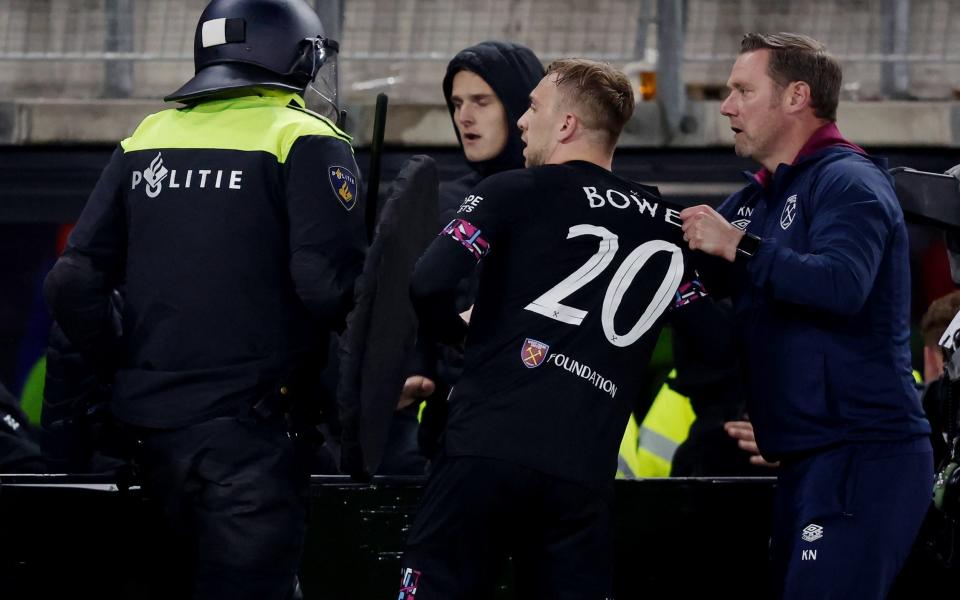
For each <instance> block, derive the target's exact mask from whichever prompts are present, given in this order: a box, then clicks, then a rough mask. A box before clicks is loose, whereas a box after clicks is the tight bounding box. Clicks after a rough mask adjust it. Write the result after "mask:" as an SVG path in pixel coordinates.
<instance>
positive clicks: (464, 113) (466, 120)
mask: <svg viewBox="0 0 960 600" xmlns="http://www.w3.org/2000/svg"><path fill="white" fill-rule="evenodd" d="M459 121H460V123H462V124H463V125H470V124H472V123H473V109H471V108H470V107H469V106H467V105H466V104H464V105H462V106H461V107H460V119H459Z"/></svg>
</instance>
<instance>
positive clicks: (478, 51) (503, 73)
mask: <svg viewBox="0 0 960 600" xmlns="http://www.w3.org/2000/svg"><path fill="white" fill-rule="evenodd" d="M464 70H465V71H472V72H473V73H476V74H477V75H479V76H480V77H481V78H482V79H483V80H484V81H486V82H487V84H488V85H489V86H490V87H491V88H492V89H493V91H494V93H495V94H496V95H497V97H498V98H500V102H501V103H503V107H504V109H505V111H506V113H507V132H508V133H507V144H506V146H504V148H503V151H502V152H500V154H498V155H497V156H495V157H493V158H491V159H489V160H485V161H481V162H470V166H471V167H473V168H474V169H476V170H477V171H478V172H479V173H480V174H481V175H484V176H486V175H490V174H492V173H498V172H500V171H506V170H508V169H520V168H523V166H524V161H523V142H521V141H520V129H519V128H518V127H517V121H518V120H519V119H520V117H521V116H522V115H523V113H524V112H526V110H527V106H528V105H529V103H530V100H529V96H530V92H532V91H533V88H535V87H537V84H538V83H540V80H541V79H543V76H544V74H545V71H544V68H543V65H542V64H540V59H538V58H537V55H536V54H534V53H533V51H532V50H530V49H529V48H527V47H526V46H523V45H521V44H515V43H513V42H497V41H489V42H481V43H479V44H477V45H476V46H470V47H469V48H466V49H464V50H461V51H460V52H459V53H458V54H457V55H456V56H454V57H453V60H451V61H450V64H448V65H447V74H446V75H445V76H444V78H443V97H444V98H445V99H446V101H447V108H448V109H449V110H450V119H451V120H453V103H452V102H451V101H450V94H451V93H452V90H453V77H454V75H456V74H457V73H458V72H460V71H464ZM453 129H454V131H455V132H456V134H457V141H459V142H460V147H461V148H463V140H461V139H460V130H459V129H457V124H456V122H454V124H453Z"/></svg>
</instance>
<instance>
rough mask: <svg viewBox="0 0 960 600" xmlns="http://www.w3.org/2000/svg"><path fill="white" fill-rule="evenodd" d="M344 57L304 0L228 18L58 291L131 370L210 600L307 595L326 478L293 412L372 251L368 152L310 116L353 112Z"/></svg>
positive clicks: (147, 437)
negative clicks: (299, 577)
mask: <svg viewBox="0 0 960 600" xmlns="http://www.w3.org/2000/svg"><path fill="white" fill-rule="evenodd" d="M337 49H338V47H337V44H336V42H333V41H332V40H328V39H326V38H325V37H324V29H323V26H322V24H321V22H320V19H319V18H318V17H317V15H316V13H315V12H314V11H313V10H312V9H311V8H310V6H309V5H308V4H307V3H306V2H305V1H304V0H284V1H281V0H213V1H212V2H210V4H208V5H207V7H206V8H205V9H204V11H203V13H202V14H201V16H200V22H199V23H198V25H197V29H196V37H195V41H194V60H195V66H196V75H195V76H194V77H193V78H192V79H191V80H190V81H188V82H187V83H186V84H185V85H184V86H183V87H181V88H180V89H178V90H177V91H175V92H174V93H173V94H171V95H169V96H168V97H167V98H166V99H165V100H167V101H170V102H180V103H182V104H183V106H180V107H177V108H171V109H168V110H164V111H162V112H159V113H156V114H153V115H150V116H148V117H147V118H146V119H145V120H144V121H143V122H142V123H141V124H140V125H139V126H138V127H137V129H136V131H135V132H134V133H133V135H132V136H130V137H129V138H127V139H125V140H123V141H122V142H121V143H120V146H119V148H117V150H116V151H115V152H114V154H113V156H112V157H111V159H110V162H109V164H108V165H107V167H106V169H105V170H104V172H103V174H102V175H101V178H100V181H99V182H98V183H97V186H96V188H95V189H94V191H93V193H92V195H91V197H90V199H89V201H88V202H87V205H86V207H85V208H84V210H83V213H82V214H81V216H80V219H79V221H78V223H77V226H76V228H75V229H74V231H73V233H72V234H71V236H70V240H69V244H68V247H67V249H66V251H65V252H64V254H63V256H62V258H60V260H59V261H58V262H57V263H56V265H55V266H54V268H53V270H52V271H51V272H50V274H49V276H48V277H47V280H46V282H45V287H44V292H45V296H46V299H47V302H48V303H49V305H50V307H51V308H52V310H53V313H54V316H55V318H56V319H57V321H58V322H59V323H60V325H61V327H62V328H63V330H64V332H65V333H66V335H67V336H68V337H69V339H70V341H71V342H72V343H73V344H75V345H76V347H77V348H78V349H79V350H80V351H81V352H83V353H84V354H85V356H88V357H90V358H91V360H93V361H95V362H96V363H97V364H100V365H104V366H107V365H109V364H110V363H111V362H113V363H114V364H118V365H119V369H118V370H117V371H116V375H115V377H114V381H113V398H112V406H111V410H112V412H113V414H114V415H115V417H116V418H117V419H118V420H119V421H120V422H122V423H124V424H126V425H127V426H129V427H130V428H132V430H133V431H134V432H135V434H136V436H137V438H138V439H139V440H140V444H141V445H140V455H139V457H138V459H139V462H140V464H141V466H142V468H143V473H144V485H145V487H146V488H147V490H148V492H149V493H150V494H151V495H152V497H153V498H154V499H156V500H158V501H159V502H160V504H161V506H162V508H163V510H164V513H165V516H166V517H167V518H168V519H169V521H170V523H171V525H172V527H173V528H174V530H175V531H177V532H179V533H180V534H181V535H182V541H183V543H184V545H183V553H184V555H185V556H187V557H188V558H189V559H190V562H191V568H190V569H189V571H190V572H191V573H192V577H191V578H190V581H189V582H188V585H190V587H191V589H190V591H189V594H191V595H192V596H193V597H195V598H228V597H229V598H257V599H263V598H287V597H290V596H291V595H292V594H293V593H294V589H295V581H296V577H295V572H296V569H297V566H298V563H299V560H300V555H301V550H302V547H303V541H304V534H305V529H306V527H305V525H306V523H305V518H306V495H305V491H306V485H307V473H306V471H305V470H304V469H303V468H302V467H301V464H302V463H301V462H300V461H299V460H298V457H297V455H296V452H295V450H294V446H293V442H292V441H291V438H290V436H288V434H287V431H286V427H285V419H284V414H283V413H284V412H285V409H286V408H287V407H288V406H289V404H290V403H291V399H293V398H296V397H297V395H298V394H301V395H303V384H302V383H301V382H302V381H303V380H304V377H303V376H302V372H303V370H304V369H305V368H308V367H309V368H312V369H313V370H318V369H317V367H319V366H321V365H318V361H319V360H322V357H321V356H319V355H320V354H321V353H322V352H323V347H324V344H325V340H326V335H327V334H328V333H329V332H330V331H331V330H335V329H337V328H339V327H340V326H341V325H342V321H343V319H344V317H345V314H346V312H347V310H348V309H349V305H350V300H351V298H352V287H353V281H354V279H355V277H356V276H357V274H358V273H359V272H360V269H361V266H362V262H363V256H364V252H365V244H366V242H365V236H364V229H363V208H362V206H358V204H360V200H359V196H360V193H359V192H360V190H359V179H358V175H359V173H358V169H357V165H356V162H355V161H354V157H353V153H352V149H351V146H350V137H349V136H347V135H346V134H345V133H343V131H341V130H340V129H339V128H338V127H337V126H336V125H335V124H334V123H333V122H332V121H331V120H329V119H328V118H325V117H324V116H321V115H320V114H318V113H316V112H313V111H310V110H308V109H307V105H306V103H307V102H310V100H311V99H316V100H317V102H318V104H317V106H318V107H333V108H334V110H335V101H336V98H335V96H334V94H333V91H334V90H335V89H336V88H335V85H329V89H328V88H327V86H325V85H324V83H326V84H331V83H332V82H333V81H334V78H335V67H336V65H335V63H336V61H335V59H336V52H337ZM121 282H122V283H123V286H124V294H125V303H124V308H123V313H122V330H123V336H122V338H117V337H116V336H115V335H114V334H113V332H114V331H115V328H114V327H112V323H111V322H110V318H109V315H110V310H109V307H110V302H109V293H110V290H112V289H114V288H115V287H116V286H117V285H118V284H120V283H121ZM99 371H100V372H108V371H109V369H108V368H103V369H99ZM186 594H187V592H186V591H184V595H186Z"/></svg>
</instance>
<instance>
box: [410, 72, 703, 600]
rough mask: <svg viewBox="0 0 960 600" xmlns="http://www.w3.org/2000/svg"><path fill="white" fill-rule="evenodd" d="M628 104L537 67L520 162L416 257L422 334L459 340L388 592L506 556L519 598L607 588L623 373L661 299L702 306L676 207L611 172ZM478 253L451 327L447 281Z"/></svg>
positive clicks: (474, 573)
mask: <svg viewBox="0 0 960 600" xmlns="http://www.w3.org/2000/svg"><path fill="white" fill-rule="evenodd" d="M633 106H634V101H633V95H632V91H631V86H630V82H629V81H628V80H627V78H626V77H625V76H624V75H623V74H622V73H620V72H619V71H616V70H615V69H613V68H611V67H609V66H608V65H603V64H600V63H595V62H592V61H585V60H572V59H571V60H561V61H556V62H554V63H553V64H552V65H550V67H549V69H548V71H547V75H546V77H544V78H543V79H542V80H541V81H540V83H539V84H538V85H537V87H536V88H535V89H534V90H533V92H532V93H531V94H530V101H529V109H528V110H527V112H526V113H525V114H524V115H523V116H522V117H521V118H520V120H519V122H518V125H519V127H520V130H521V131H522V132H523V136H522V137H523V140H524V142H525V144H526V149H525V151H524V156H525V158H526V164H527V166H528V167H531V168H528V169H523V170H516V171H510V172H506V173H501V174H498V175H494V176H491V177H488V178H486V179H484V181H483V182H481V183H480V185H478V186H477V187H476V188H475V189H473V190H472V191H471V192H470V194H469V195H467V196H466V198H465V199H464V201H463V203H462V204H461V206H460V208H459V210H458V212H457V213H456V215H455V217H454V219H453V220H452V221H451V222H450V224H449V225H447V226H446V227H445V228H444V229H443V231H442V232H441V233H440V235H439V236H438V237H437V239H436V240H434V242H433V243H432V244H431V246H430V247H429V248H428V249H427V251H426V253H425V254H424V256H423V257H422V258H421V260H420V262H419V263H418V265H417V268H416V271H415V273H414V277H413V284H412V296H413V299H414V306H415V308H416V309H417V314H418V317H419V318H420V324H421V329H422V335H423V336H425V337H427V338H428V339H432V340H437V341H439V342H445V343H448V344H458V343H462V342H463V341H464V339H465V338H466V364H465V367H464V372H463V375H462V377H461V378H460V380H459V382H458V383H457V386H456V387H455V388H454V391H453V393H452V395H451V398H450V417H449V422H448V426H447V431H446V435H445V439H444V444H443V448H442V449H441V452H440V455H439V457H438V459H437V462H436V464H435V466H434V468H433V470H432V472H431V476H430V480H429V482H428V484H427V489H426V492H425V495H424V498H423V500H422V503H421V507H420V511H419V513H418V515H417V518H416V521H415V523H414V525H413V528H412V530H411V532H410V535H409V538H408V541H407V543H408V549H407V553H406V556H405V557H404V560H403V567H404V571H403V582H402V586H403V587H402V590H401V594H400V598H404V599H406V598H411V599H412V598H414V597H415V598H416V599H417V600H430V599H441V598H442V599H443V600H454V599H457V598H486V597H491V596H492V595H493V593H494V589H495V585H496V582H497V572H498V567H499V566H500V564H501V562H502V560H503V559H504V558H505V557H506V555H507V554H508V553H509V554H510V555H512V556H513V557H514V559H515V561H516V565H517V571H516V573H517V577H516V582H517V588H518V597H523V598H527V597H531V598H533V597H535V598H551V599H563V598H597V599H600V598H605V597H608V596H610V586H611V565H612V562H613V561H612V557H611V550H610V533H609V518H610V516H609V505H610V501H611V491H612V482H613V476H614V473H615V471H616V466H617V465H616V460H617V450H618V445H619V442H620V438H621V436H622V434H623V429H624V426H625V425H626V422H627V416H628V414H629V411H630V402H631V399H632V398H633V397H634V396H635V395H636V394H637V393H638V392H639V387H640V385H641V382H640V381H639V380H638V379H637V378H636V377H635V376H634V374H635V371H636V368H637V366H638V365H643V364H645V363H646V361H647V360H648V359H649V357H650V354H651V351H652V349H653V346H654V344H655V342H656V339H657V335H658V332H659V329H660V326H661V323H662V320H663V317H664V314H665V313H666V311H667V309H668V308H671V307H675V308H676V307H681V306H682V307H683V309H682V310H677V311H676V312H677V313H685V312H689V311H696V310H697V309H696V307H697V306H699V305H706V301H703V300H701V301H697V299H698V298H701V297H702V295H703V294H702V292H701V290H700V286H699V283H698V282H696V281H695V280H694V278H693V275H692V271H691V270H690V269H689V261H688V260H686V259H685V257H684V254H683V251H682V250H681V246H682V245H683V243H682V240H681V232H680V228H679V224H680V221H679V219H678V218H677V215H678V214H679V213H678V211H677V210H673V209H672V208H671V207H670V206H668V205H665V204H664V202H663V201H662V200H661V199H660V197H659V196H658V195H657V194H656V192H655V190H653V189H651V188H646V187H644V186H640V185H638V184H636V183H633V182H630V181H627V180H625V179H622V178H620V177H617V176H616V175H614V174H613V173H611V171H610V169H611V164H612V160H613V151H614V147H615V146H616V143H617V138H618V136H619V134H620V132H621V130H622V128H623V126H624V124H625V123H626V122H627V120H628V119H629V118H630V116H631V114H632V112H633ZM481 259H483V265H484V266H483V270H482V271H481V276H480V287H479V293H478V296H477V301H476V305H475V307H474V310H473V314H472V318H471V321H470V325H469V337H467V329H468V326H467V325H466V324H465V323H464V321H463V320H462V319H461V318H460V317H459V316H458V314H457V310H456V307H455V296H456V291H457V282H458V281H459V280H460V279H461V278H462V277H463V276H464V275H466V274H468V273H470V272H472V271H473V270H474V269H475V268H476V266H477V263H478V262H479V261H480V260H481ZM678 289H679V292H678Z"/></svg>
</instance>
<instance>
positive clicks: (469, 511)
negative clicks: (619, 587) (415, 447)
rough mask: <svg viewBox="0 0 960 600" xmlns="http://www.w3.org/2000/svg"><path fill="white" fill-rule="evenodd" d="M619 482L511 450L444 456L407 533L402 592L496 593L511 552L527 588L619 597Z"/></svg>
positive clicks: (525, 594) (554, 595) (561, 597)
mask: <svg viewBox="0 0 960 600" xmlns="http://www.w3.org/2000/svg"><path fill="white" fill-rule="evenodd" d="M610 492H612V487H611V489H610V490H609V491H608V490H603V491H597V490H593V489H589V488H586V487H583V486H580V485H577V484H574V483H570V482H567V481H563V480H560V479H557V478H555V477H551V476H549V475H545V474H543V473H540V472H538V471H535V470H532V469H528V468H526V467H522V466H520V465H515V464H513V463H509V462H506V461H502V460H496V459H489V458H477V457H444V456H441V457H440V458H439V460H438V462H437V464H436V465H435V466H434V468H433V471H432V472H431V474H430V479H429V481H428V483H427V488H426V490H425V492H424V497H423V500H422V502H421V505H420V509H419V511H418V512H417V516H416V518H415V520H414V524H413V527H412V529H411V531H410V534H409V537H408V539H407V551H406V553H405V555H404V558H403V563H402V573H401V590H400V595H399V598H400V599H401V600H460V599H473V598H476V599H478V600H479V599H487V598H492V597H493V596H494V591H495V589H496V586H497V583H498V582H499V576H500V574H501V571H502V567H503V566H504V563H505V561H506V558H507V556H512V557H513V559H514V564H515V582H516V589H517V594H516V597H517V598H523V599H524V600H533V599H538V598H542V599H544V600H548V599H549V600H567V599H569V600H574V599H576V600H604V599H606V598H608V597H610V596H611V595H612V594H611V591H610V590H611V587H612V571H613V566H612V565H613V551H612V539H611V533H610V501H611V498H612V494H611V493H610Z"/></svg>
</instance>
